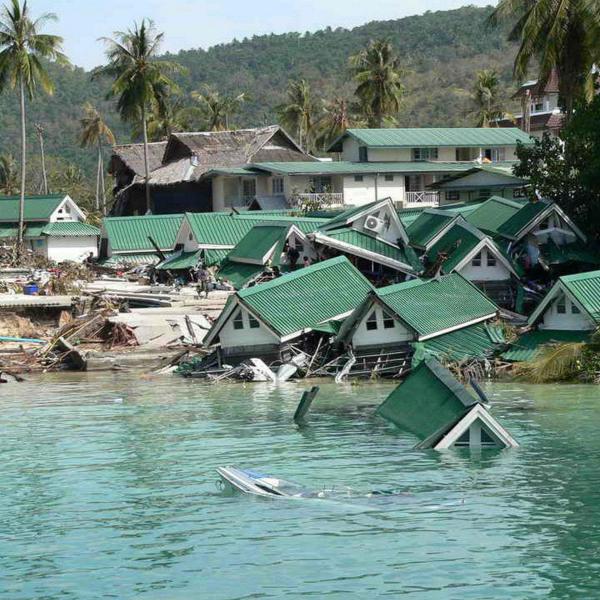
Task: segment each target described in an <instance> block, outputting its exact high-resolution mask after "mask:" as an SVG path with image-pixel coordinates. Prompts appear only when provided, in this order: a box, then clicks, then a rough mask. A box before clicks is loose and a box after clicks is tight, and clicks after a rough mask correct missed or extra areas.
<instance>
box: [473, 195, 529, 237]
mask: <svg viewBox="0 0 600 600" xmlns="http://www.w3.org/2000/svg"><path fill="white" fill-rule="evenodd" d="M523 206H524V203H523V202H517V201H515V200H508V199H506V198H501V197H500V196H492V197H491V198H489V199H488V200H486V201H485V202H483V203H482V204H480V205H479V206H477V207H476V208H475V210H473V211H472V212H471V213H469V214H467V215H465V219H466V220H467V221H468V222H469V223H471V225H473V226H474V227H477V228H478V229H481V231H484V232H485V233H489V234H492V235H496V234H497V233H498V228H499V227H501V226H502V225H503V224H504V223H506V222H507V221H508V220H509V219H510V218H511V217H513V216H514V215H516V214H517V213H518V212H519V211H520V210H521V208H523Z"/></svg>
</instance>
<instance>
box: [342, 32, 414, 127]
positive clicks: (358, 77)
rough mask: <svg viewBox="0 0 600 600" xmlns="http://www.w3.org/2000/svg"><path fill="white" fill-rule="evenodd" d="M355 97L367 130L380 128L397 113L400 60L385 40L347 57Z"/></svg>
mask: <svg viewBox="0 0 600 600" xmlns="http://www.w3.org/2000/svg"><path fill="white" fill-rule="evenodd" d="M350 67H351V70H352V73H353V75H354V81H355V82H356V90H355V92H354V93H355V95H356V97H357V98H358V100H359V102H360V104H361V106H362V108H363V111H364V113H365V117H366V118H367V122H368V126H369V127H382V126H383V123H384V120H385V118H386V117H394V115H395V114H396V113H398V112H399V110H400V101H401V98H402V94H403V92H404V87H403V85H402V76H403V71H402V67H401V65H400V59H399V58H398V57H397V56H396V53H395V51H394V48H393V46H392V44H391V42H389V41H388V40H374V41H371V42H369V44H368V46H367V47H366V48H364V49H363V50H361V51H360V52H359V53H358V54H355V55H354V56H351V57H350Z"/></svg>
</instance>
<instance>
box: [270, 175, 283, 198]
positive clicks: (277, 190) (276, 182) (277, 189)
mask: <svg viewBox="0 0 600 600" xmlns="http://www.w3.org/2000/svg"><path fill="white" fill-rule="evenodd" d="M271 183H272V186H273V194H283V177H273V180H272V182H271Z"/></svg>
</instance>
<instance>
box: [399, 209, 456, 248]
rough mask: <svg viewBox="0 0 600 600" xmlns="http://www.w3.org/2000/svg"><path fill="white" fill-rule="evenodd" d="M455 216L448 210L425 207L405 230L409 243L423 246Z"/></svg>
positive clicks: (417, 246) (418, 246) (419, 246)
mask: <svg viewBox="0 0 600 600" xmlns="http://www.w3.org/2000/svg"><path fill="white" fill-rule="evenodd" d="M456 218H457V215H455V214H453V213H451V212H448V211H441V210H435V209H425V210H424V211H422V212H421V213H420V214H419V216H418V217H417V218H416V219H415V220H414V221H413V222H412V223H411V224H410V225H409V227H408V229H407V230H406V233H408V238H409V239H410V243H411V244H412V245H413V246H415V247H416V248H425V247H426V246H427V244H428V243H429V242H430V241H431V240H432V239H433V238H434V237H435V236H436V235H438V234H439V233H440V232H441V231H442V230H443V229H444V228H445V227H447V226H448V225H449V224H450V223H451V222H452V221H453V220H454V219H456Z"/></svg>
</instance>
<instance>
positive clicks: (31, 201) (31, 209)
mask: <svg viewBox="0 0 600 600" xmlns="http://www.w3.org/2000/svg"><path fill="white" fill-rule="evenodd" d="M64 199H65V194H51V195H48V196H25V207H24V219H25V221H47V220H48V219H49V218H50V216H51V215H52V213H53V212H54V211H55V210H56V209H57V208H58V205H59V204H60V203H61V202H62V201H63V200H64ZM0 221H9V222H13V223H14V222H18V221H19V196H0Z"/></svg>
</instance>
